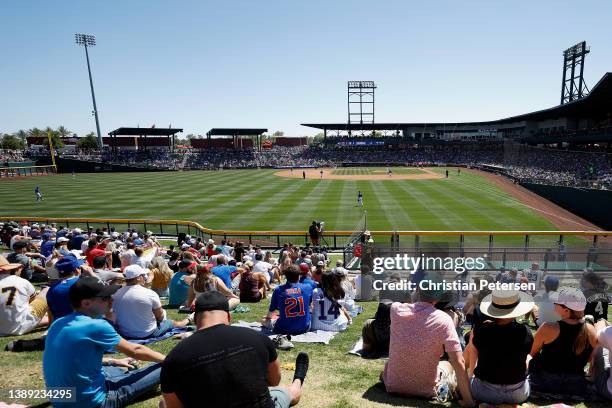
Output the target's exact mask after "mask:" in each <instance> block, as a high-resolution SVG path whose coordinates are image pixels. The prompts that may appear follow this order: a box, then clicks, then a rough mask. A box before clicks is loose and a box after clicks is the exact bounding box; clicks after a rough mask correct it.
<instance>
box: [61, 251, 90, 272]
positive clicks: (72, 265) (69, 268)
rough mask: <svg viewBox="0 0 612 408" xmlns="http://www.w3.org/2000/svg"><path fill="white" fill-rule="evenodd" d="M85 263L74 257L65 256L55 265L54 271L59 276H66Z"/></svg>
mask: <svg viewBox="0 0 612 408" xmlns="http://www.w3.org/2000/svg"><path fill="white" fill-rule="evenodd" d="M84 263H85V260H84V259H77V257H76V256H74V255H66V256H65V257H63V258H62V259H60V260H58V261H57V262H56V263H55V269H57V271H58V272H59V273H60V275H68V274H71V273H72V272H74V271H75V270H77V269H78V268H80V267H81V265H83V264H84Z"/></svg>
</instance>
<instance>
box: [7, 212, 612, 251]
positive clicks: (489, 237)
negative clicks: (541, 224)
mask: <svg viewBox="0 0 612 408" xmlns="http://www.w3.org/2000/svg"><path fill="white" fill-rule="evenodd" d="M0 221H4V222H7V221H15V222H18V223H24V222H26V223H33V222H37V223H45V224H51V223H57V224H58V225H63V226H66V227H68V228H76V227H79V228H86V229H89V228H93V229H96V228H107V229H109V230H110V229H111V228H114V229H115V230H118V231H119V230H123V229H127V228H132V229H137V230H139V231H151V232H153V233H154V234H156V235H166V236H173V237H178V236H181V235H182V234H185V235H190V236H192V237H201V238H202V239H204V238H206V239H208V238H212V239H214V240H215V241H217V240H221V239H225V240H231V241H236V240H242V241H244V242H245V243H252V244H260V245H262V246H263V247H268V248H278V247H280V246H282V244H283V243H284V242H289V241H291V242H292V243H293V244H295V245H304V244H306V243H307V242H309V241H310V240H309V237H308V233H307V232H306V231H244V230H221V229H212V228H206V227H203V226H202V225H200V224H199V223H197V222H194V221H183V220H153V219H117V218H58V217H19V216H0ZM354 233H355V231H342V230H339V231H331V230H330V231H324V232H323V237H322V244H323V245H325V246H327V247H329V248H332V249H341V248H343V247H344V245H345V243H346V242H347V241H348V240H349V238H350V237H351V235H353V234H354ZM371 233H372V237H373V239H374V241H375V242H376V243H381V244H388V245H389V246H390V247H407V246H411V247H414V248H415V249H418V248H420V247H422V246H426V245H428V244H431V243H436V244H439V243H445V244H448V245H451V246H455V247H458V248H479V247H487V248H490V249H494V248H496V247H500V246H501V247H510V248H523V249H524V248H530V247H537V248H551V247H554V248H557V247H559V246H560V245H565V246H578V247H582V248H588V247H596V246H601V245H602V244H603V245H609V240H608V239H606V237H608V236H610V237H612V231H377V230H372V231H371Z"/></svg>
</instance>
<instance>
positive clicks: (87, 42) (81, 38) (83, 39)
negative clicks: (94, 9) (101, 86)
mask: <svg viewBox="0 0 612 408" xmlns="http://www.w3.org/2000/svg"><path fill="white" fill-rule="evenodd" d="M74 40H75V42H76V43H77V44H78V45H82V46H84V47H85V59H87V72H88V73H89V86H90V88H91V99H93V113H94V116H95V117H96V131H97V132H98V146H99V147H100V149H102V134H101V133H100V121H99V120H98V108H97V107H96V94H95V92H94V86H93V80H92V79H91V67H90V66H89V53H88V52H87V47H88V46H89V47H93V46H94V45H96V37H94V36H93V35H89V34H75V35H74Z"/></svg>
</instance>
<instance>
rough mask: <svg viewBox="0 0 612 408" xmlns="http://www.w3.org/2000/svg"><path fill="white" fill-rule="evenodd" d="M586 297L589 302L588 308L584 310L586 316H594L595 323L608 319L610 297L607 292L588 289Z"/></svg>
mask: <svg viewBox="0 0 612 408" xmlns="http://www.w3.org/2000/svg"><path fill="white" fill-rule="evenodd" d="M584 297H585V298H586V301H587V304H586V308H585V309H584V314H585V315H591V316H593V318H594V319H595V321H597V320H599V319H607V318H608V304H609V303H610V296H609V295H608V294H607V293H606V292H604V291H596V290H594V289H587V290H585V291H584Z"/></svg>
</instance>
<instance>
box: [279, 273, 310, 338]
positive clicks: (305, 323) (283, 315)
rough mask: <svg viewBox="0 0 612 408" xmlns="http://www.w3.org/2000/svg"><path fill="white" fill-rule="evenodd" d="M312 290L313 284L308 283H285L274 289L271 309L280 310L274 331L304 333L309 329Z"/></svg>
mask: <svg viewBox="0 0 612 408" xmlns="http://www.w3.org/2000/svg"><path fill="white" fill-rule="evenodd" d="M312 291H313V288H312V286H311V285H308V284H306V283H285V284H284V285H281V286H277V287H276V289H274V292H272V300H271V301H270V311H271V312H272V311H274V310H278V311H279V318H278V320H277V321H276V323H275V324H274V333H279V334H302V333H305V332H307V331H308V329H309V328H310V302H311V300H312Z"/></svg>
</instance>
